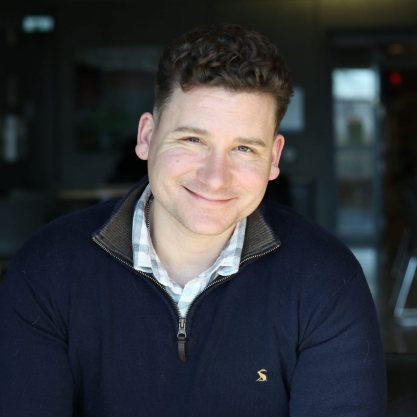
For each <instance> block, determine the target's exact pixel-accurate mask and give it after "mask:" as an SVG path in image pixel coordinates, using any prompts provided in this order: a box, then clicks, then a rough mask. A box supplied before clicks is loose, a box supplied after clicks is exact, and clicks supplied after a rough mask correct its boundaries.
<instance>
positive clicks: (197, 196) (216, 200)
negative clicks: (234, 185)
mask: <svg viewBox="0 0 417 417" xmlns="http://www.w3.org/2000/svg"><path fill="white" fill-rule="evenodd" d="M184 188H185V190H187V191H188V193H189V194H190V195H191V196H192V197H194V198H195V199H198V200H200V201H202V202H205V203H208V204H225V203H228V202H229V201H231V200H232V198H220V199H219V198H211V197H206V196H204V195H201V194H198V193H196V192H194V191H191V190H190V189H188V188H186V187H184Z"/></svg>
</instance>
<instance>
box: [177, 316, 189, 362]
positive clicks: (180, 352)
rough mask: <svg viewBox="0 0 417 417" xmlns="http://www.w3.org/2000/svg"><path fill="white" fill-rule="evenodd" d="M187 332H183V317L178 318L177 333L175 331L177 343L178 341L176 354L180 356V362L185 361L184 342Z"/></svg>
mask: <svg viewBox="0 0 417 417" xmlns="http://www.w3.org/2000/svg"><path fill="white" fill-rule="evenodd" d="M186 339H187V333H186V332H185V319H184V318H180V321H179V327H178V333H177V343H178V356H179V357H180V361H181V362H185V361H186V358H185V342H186V341H187V340H186Z"/></svg>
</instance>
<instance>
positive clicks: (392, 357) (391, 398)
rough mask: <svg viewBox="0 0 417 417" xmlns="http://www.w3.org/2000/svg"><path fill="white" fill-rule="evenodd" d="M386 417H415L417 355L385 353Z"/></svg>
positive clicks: (416, 404) (416, 403) (416, 411)
mask: <svg viewBox="0 0 417 417" xmlns="http://www.w3.org/2000/svg"><path fill="white" fill-rule="evenodd" d="M385 363H386V367H387V385H388V404H387V417H416V416H417V377H416V375H417V354H412V353H386V354H385Z"/></svg>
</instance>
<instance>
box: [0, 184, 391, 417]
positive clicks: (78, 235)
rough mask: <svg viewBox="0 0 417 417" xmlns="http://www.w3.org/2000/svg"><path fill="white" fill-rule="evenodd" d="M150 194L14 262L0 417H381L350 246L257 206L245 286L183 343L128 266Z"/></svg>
mask: <svg viewBox="0 0 417 417" xmlns="http://www.w3.org/2000/svg"><path fill="white" fill-rule="evenodd" d="M145 185H146V184H145V182H144V181H142V182H141V183H140V184H139V185H138V186H137V187H135V189H133V190H132V191H131V192H130V193H129V194H128V195H127V196H126V197H125V198H124V199H122V200H121V201H120V202H118V203H117V205H116V206H115V203H114V202H108V203H103V204H100V205H97V206H95V207H93V208H91V209H87V210H84V211H82V212H79V213H76V214H73V215H69V216H66V217H63V218H61V219H58V220H56V221H54V222H53V223H51V224H49V225H47V226H46V227H44V228H43V229H42V230H41V231H40V232H38V233H37V234H35V235H34V236H33V237H32V238H31V239H30V240H29V241H28V242H27V243H26V244H25V245H24V247H23V248H22V249H21V250H20V252H19V254H18V255H17V256H16V257H15V259H14V261H13V263H12V265H11V267H10V270H9V273H8V275H7V276H6V278H5V281H4V284H3V286H2V288H1V290H0V416H2V417H14V416H19V417H32V416H33V417H35V416H36V417H69V416H91V417H110V416H112V417H113V416H114V417H133V416H158V417H160V416H170V417H176V416H181V417H196V416H198V417H206V416H207V417H209V416H210V417H213V416H239V417H244V416H263V417H267V416H277V417H284V416H291V417H301V416H308V417H326V416H332V417H335V416H337V417H338V416H343V417H353V416H355V417H362V416H368V417H369V416H374V417H382V416H384V415H385V369H384V354H383V349H382V344H381V340H380V334H379V329H378V324H377V318H376V314H375V309H374V306H373V302H372V299H371V296H370V293H369V289H368V287H367V284H366V281H365V279H364V276H363V274H362V271H361V268H360V266H359V265H358V263H357V261H356V260H355V258H354V257H353V256H352V254H351V253H350V252H349V250H348V249H347V248H346V247H345V246H344V245H343V244H341V243H340V242H339V241H338V240H337V239H336V238H335V237H333V236H332V235H331V234H329V233H328V232H326V231H325V230H323V229H322V228H320V227H319V226H317V225H315V224H314V223H312V222H310V221H308V220H306V219H304V218H303V217H301V216H299V215H298V214H296V213H294V212H293V211H291V210H289V209H286V208H284V207H280V206H277V207H272V208H268V207H266V206H261V207H260V209H258V210H256V211H255V212H254V213H253V214H252V215H251V216H249V218H248V224H247V230H246V237H245V244H244V248H243V252H242V263H241V266H240V270H239V272H238V273H237V274H234V275H232V276H230V277H227V278H224V277H219V278H218V280H216V281H215V282H214V283H213V284H212V285H210V286H209V287H208V288H207V289H206V290H205V291H204V292H203V293H201V294H200V295H199V296H198V297H197V299H196V300H195V302H194V303H193V304H192V306H191V308H190V309H189V312H188V315H187V317H186V322H185V325H184V328H182V329H181V330H180V331H179V317H178V312H177V309H176V307H175V304H174V302H173V301H172V300H171V299H170V297H169V295H168V294H167V293H166V292H165V291H164V290H163V289H162V288H161V287H160V286H159V285H158V283H157V282H156V281H155V280H154V279H153V277H151V276H145V275H143V274H141V273H140V272H137V271H135V270H134V269H133V268H132V247H131V233H132V215H133V209H134V204H135V202H136V201H137V199H138V198H139V196H140V194H141V192H142V190H143V188H144V186H145ZM277 236H279V239H278V237H277ZM184 340H185V341H184ZM184 352H185V357H183V354H184ZM181 359H182V360H181Z"/></svg>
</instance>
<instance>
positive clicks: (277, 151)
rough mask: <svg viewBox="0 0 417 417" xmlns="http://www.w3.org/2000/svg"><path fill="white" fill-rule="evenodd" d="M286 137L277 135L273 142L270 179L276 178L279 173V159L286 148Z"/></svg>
mask: <svg viewBox="0 0 417 417" xmlns="http://www.w3.org/2000/svg"><path fill="white" fill-rule="evenodd" d="M284 144H285V139H284V136H282V135H277V136H276V138H275V140H274V143H273V144H272V155H271V171H270V173H269V180H270V181H271V180H274V179H276V178H277V177H278V175H279V168H278V164H279V160H280V159H281V154H282V149H283V148H284Z"/></svg>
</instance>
